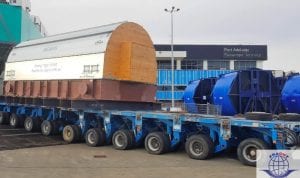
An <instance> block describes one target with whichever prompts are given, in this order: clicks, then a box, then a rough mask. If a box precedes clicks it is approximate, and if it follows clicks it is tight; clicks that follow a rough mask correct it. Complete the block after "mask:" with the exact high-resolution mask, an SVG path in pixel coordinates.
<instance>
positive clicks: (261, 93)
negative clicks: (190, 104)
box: [212, 69, 280, 115]
mask: <svg viewBox="0 0 300 178" xmlns="http://www.w3.org/2000/svg"><path fill="white" fill-rule="evenodd" d="M212 99H213V104H215V105H221V106H222V115H235V114H244V113H246V112H267V113H277V112H278V109H279V107H280V89H279V87H278V86H277V84H276V82H275V79H274V77H273V74H272V71H267V70H261V69H249V70H242V71H237V72H232V73H229V74H224V75H222V76H221V77H220V78H219V79H218V81H217V83H216V85H215V87H214V89H213V91H212Z"/></svg>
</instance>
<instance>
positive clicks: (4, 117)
mask: <svg viewBox="0 0 300 178" xmlns="http://www.w3.org/2000/svg"><path fill="white" fill-rule="evenodd" d="M8 121H9V113H7V112H0V124H1V125H2V124H8Z"/></svg>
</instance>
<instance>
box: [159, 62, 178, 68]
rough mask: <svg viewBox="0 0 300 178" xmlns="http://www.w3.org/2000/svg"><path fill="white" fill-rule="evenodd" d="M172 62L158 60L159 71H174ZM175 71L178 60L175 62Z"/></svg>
mask: <svg viewBox="0 0 300 178" xmlns="http://www.w3.org/2000/svg"><path fill="white" fill-rule="evenodd" d="M171 66H172V64H171V60H158V61H157V68H158V69H172V67H171ZM174 69H176V60H174Z"/></svg>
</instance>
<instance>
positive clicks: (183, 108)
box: [162, 102, 222, 116]
mask: <svg viewBox="0 0 300 178" xmlns="http://www.w3.org/2000/svg"><path fill="white" fill-rule="evenodd" d="M162 110H164V111H169V112H183V113H186V112H188V113H197V114H204V115H214V116H220V115H221V114H222V107H221V106H220V105H213V104H186V103H182V102H177V103H175V106H174V108H172V105H171V103H162Z"/></svg>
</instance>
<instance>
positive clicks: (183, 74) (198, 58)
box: [155, 44, 268, 102]
mask: <svg viewBox="0 0 300 178" xmlns="http://www.w3.org/2000/svg"><path fill="white" fill-rule="evenodd" d="M155 49H156V57H157V64H158V78H157V81H158V82H157V84H158V91H157V95H156V99H157V100H159V101H163V102H168V101H170V100H171V99H172V97H171V84H172V82H171V46H170V45H167V44H163V45H160V44H157V45H155ZM267 59H268V55H267V46H266V45H190V44H180V45H179V44H178V45H176V44H175V45H174V60H175V61H174V69H175V71H174V85H175V93H174V97H175V100H177V101H181V100H182V96H183V91H184V89H185V87H186V85H187V84H188V83H189V82H190V81H193V80H198V79H202V78H207V77H218V76H219V75H220V74H224V73H228V72H230V71H232V70H243V69H247V68H263V62H264V61H266V60H267Z"/></svg>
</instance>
